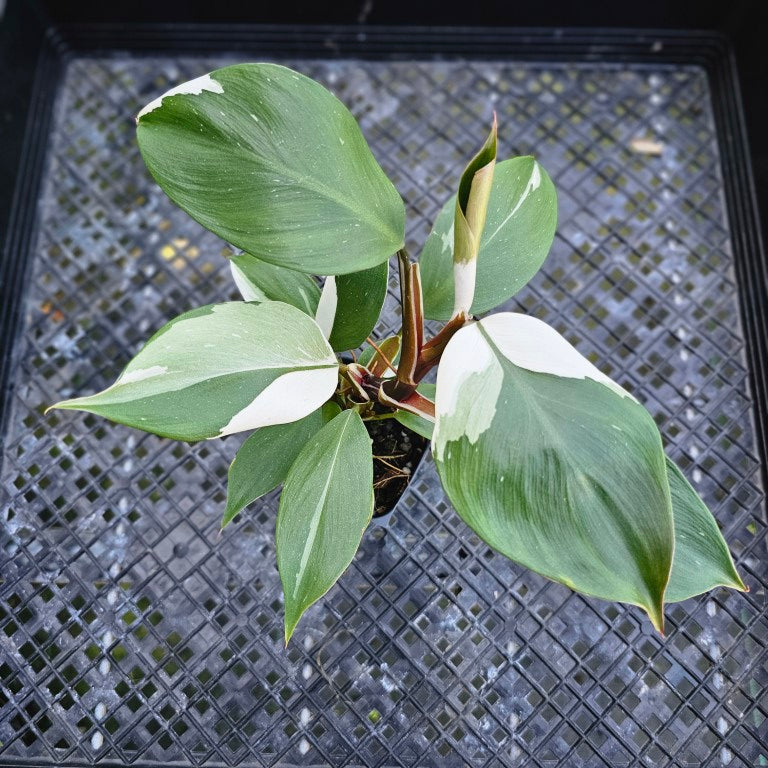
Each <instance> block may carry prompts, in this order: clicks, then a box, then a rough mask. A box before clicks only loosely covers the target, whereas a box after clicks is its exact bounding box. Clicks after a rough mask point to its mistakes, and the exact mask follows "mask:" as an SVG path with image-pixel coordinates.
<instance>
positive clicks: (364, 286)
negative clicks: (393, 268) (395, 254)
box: [315, 262, 389, 352]
mask: <svg viewBox="0 0 768 768" xmlns="http://www.w3.org/2000/svg"><path fill="white" fill-rule="evenodd" d="M388 276H389V264H388V263H387V262H384V263H383V264H379V265H378V266H375V267H371V269H365V270H363V271H362V272H353V273H352V274H349V275H338V276H334V275H329V276H328V277H327V278H326V279H325V285H323V292H322V294H321V296H320V301H319V302H318V306H317V313H316V315H315V319H316V320H317V324H318V325H319V326H320V327H321V328H322V329H323V333H325V335H326V337H327V338H328V341H329V342H330V344H331V346H332V347H333V348H334V349H335V350H336V351H337V352H342V351H344V350H347V349H356V348H357V347H359V346H360V345H361V344H362V343H363V342H364V341H365V340H366V339H367V338H368V336H369V335H370V333H371V331H372V330H373V328H374V326H375V325H376V323H377V322H378V319H379V315H380V314H381V308H382V307H383V306H384V299H385V298H386V296H387V278H388Z"/></svg>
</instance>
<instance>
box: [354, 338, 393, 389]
mask: <svg viewBox="0 0 768 768" xmlns="http://www.w3.org/2000/svg"><path fill="white" fill-rule="evenodd" d="M377 346H378V348H379V349H380V350H381V351H382V353H383V354H384V357H386V359H387V360H388V361H389V362H390V363H391V364H392V365H394V366H397V361H398V360H399V359H400V347H401V346H402V338H401V337H400V335H397V336H390V337H389V338H387V339H384V340H383V341H381V342H378V343H377ZM357 362H358V365H362V366H364V367H365V368H367V369H368V370H369V371H370V372H371V373H372V374H373V375H374V376H379V377H380V378H383V377H384V376H387V375H390V376H391V375H393V372H392V369H391V368H390V367H389V365H387V362H386V361H385V360H384V358H383V357H382V356H381V355H380V354H379V352H378V350H377V349H375V348H374V347H372V346H370V345H369V346H367V347H366V348H365V349H364V350H363V351H362V352H361V353H360V357H359V358H358V359H357Z"/></svg>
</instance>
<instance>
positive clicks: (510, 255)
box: [419, 157, 557, 321]
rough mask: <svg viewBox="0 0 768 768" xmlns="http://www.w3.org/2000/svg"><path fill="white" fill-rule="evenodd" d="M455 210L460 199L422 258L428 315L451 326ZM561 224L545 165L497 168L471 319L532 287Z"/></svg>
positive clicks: (446, 211) (517, 163)
mask: <svg viewBox="0 0 768 768" xmlns="http://www.w3.org/2000/svg"><path fill="white" fill-rule="evenodd" d="M455 208H456V200H455V198H451V199H450V200H448V202H447V203H446V204H445V205H444V206H443V208H442V210H441V211H440V214H439V215H438V217H437V220H436V221H435V225H434V229H433V231H432V233H431V234H430V236H429V237H428V238H427V242H426V243H425V245H424V249H423V251H422V253H421V256H420V257H419V263H420V264H421V274H422V283H423V288H424V314H425V316H426V317H428V318H429V319H431V320H442V321H446V320H448V319H449V318H450V316H451V312H452V309H453V306H454V275H453V262H454V228H455V227H454V216H455ZM556 224H557V194H556V192H555V187H554V184H552V181H551V180H550V178H549V176H548V175H547V172H546V171H545V170H544V169H543V168H542V167H541V165H540V164H539V163H538V162H537V161H536V160H534V158H532V157H516V158H512V159H511V160H504V161H503V162H501V163H497V164H496V168H495V170H494V173H493V184H492V186H491V193H490V198H489V201H488V210H487V215H486V219H485V228H484V229H483V234H482V237H481V238H480V244H479V250H478V256H477V276H476V283H475V292H474V299H473V301H472V306H471V310H470V312H471V314H473V315H480V314H483V313H485V312H488V311H489V310H491V309H494V308H495V307H497V306H498V305H499V304H501V303H502V302H504V301H506V300H507V299H509V298H511V297H512V296H514V295H515V294H516V293H517V292H518V291H519V290H520V289H521V288H523V287H524V286H525V285H526V283H528V281H529V280H530V279H531V278H532V277H533V276H534V275H535V274H536V273H537V272H538V271H539V269H540V268H541V265H542V264H543V263H544V260H545V259H546V257H547V254H548V253H549V249H550V248H551V247H552V241H553V239H554V236H555V226H556Z"/></svg>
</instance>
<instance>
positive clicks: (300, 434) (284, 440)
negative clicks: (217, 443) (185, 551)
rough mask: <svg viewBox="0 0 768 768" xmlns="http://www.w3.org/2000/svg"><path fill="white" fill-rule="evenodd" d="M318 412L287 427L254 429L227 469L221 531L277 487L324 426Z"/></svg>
mask: <svg viewBox="0 0 768 768" xmlns="http://www.w3.org/2000/svg"><path fill="white" fill-rule="evenodd" d="M324 423H325V422H324V419H323V414H322V410H321V409H318V410H316V411H314V412H313V413H310V414H309V416H305V417H304V418H303V419H299V420H298V421H294V422H292V423H290V424H275V425H274V426H272V427H262V428H261V429H257V430H256V431H255V432H254V433H253V434H252V435H251V436H250V437H249V438H248V439H247V440H246V441H245V442H244V443H243V444H242V446H241V447H240V450H239V451H238V452H237V455H236V456H235V458H234V460H233V461H232V463H231V464H230V466H229V475H228V479H227V509H226V511H225V512H224V517H223V519H222V521H221V527H222V528H224V527H225V526H226V525H227V524H228V523H230V522H231V520H232V519H233V518H234V517H235V515H237V514H238V513H239V512H240V511H241V510H242V509H243V508H244V507H246V506H248V504H250V503H251V502H252V501H256V499H258V498H259V497H260V496H263V495H264V494H265V493H269V492H270V491H271V490H273V489H274V488H277V486H278V485H280V483H282V482H283V481H284V480H285V477H286V475H287V474H288V470H289V469H290V468H291V465H292V464H293V462H294V461H295V460H296V457H297V456H298V455H299V452H300V451H301V449H302V448H303V447H304V445H305V444H306V443H307V442H309V440H310V438H311V437H312V436H313V435H314V434H315V433H317V432H318V431H319V430H320V429H321V428H322V426H323V424H324Z"/></svg>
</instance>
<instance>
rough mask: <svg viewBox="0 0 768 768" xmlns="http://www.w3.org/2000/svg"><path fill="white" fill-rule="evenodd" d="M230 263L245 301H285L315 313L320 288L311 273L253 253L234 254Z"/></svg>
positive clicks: (309, 313)
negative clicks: (280, 264) (287, 267)
mask: <svg viewBox="0 0 768 768" xmlns="http://www.w3.org/2000/svg"><path fill="white" fill-rule="evenodd" d="M229 266H230V269H231V270H232V277H233V278H234V281H235V285H237V289H238V290H239V291H240V295H241V296H242V297H243V299H244V300H245V301H284V302H285V303H286V304H290V305H291V306H293V307H296V308H297V309H300V310H301V311H302V312H306V313H307V314H308V315H310V316H311V317H314V316H315V312H316V311H317V302H318V301H319V299H320V288H319V287H318V285H317V283H316V282H315V281H314V280H313V279H312V278H311V277H310V276H309V275H305V274H304V273H303V272H296V271H295V270H293V269H286V268H285V267H276V266H275V265H274V264H267V262H266V261H262V260H261V259H257V258H256V257H255V256H251V254H250V253H240V254H238V255H236V256H232V258H231V259H230V261H229Z"/></svg>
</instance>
